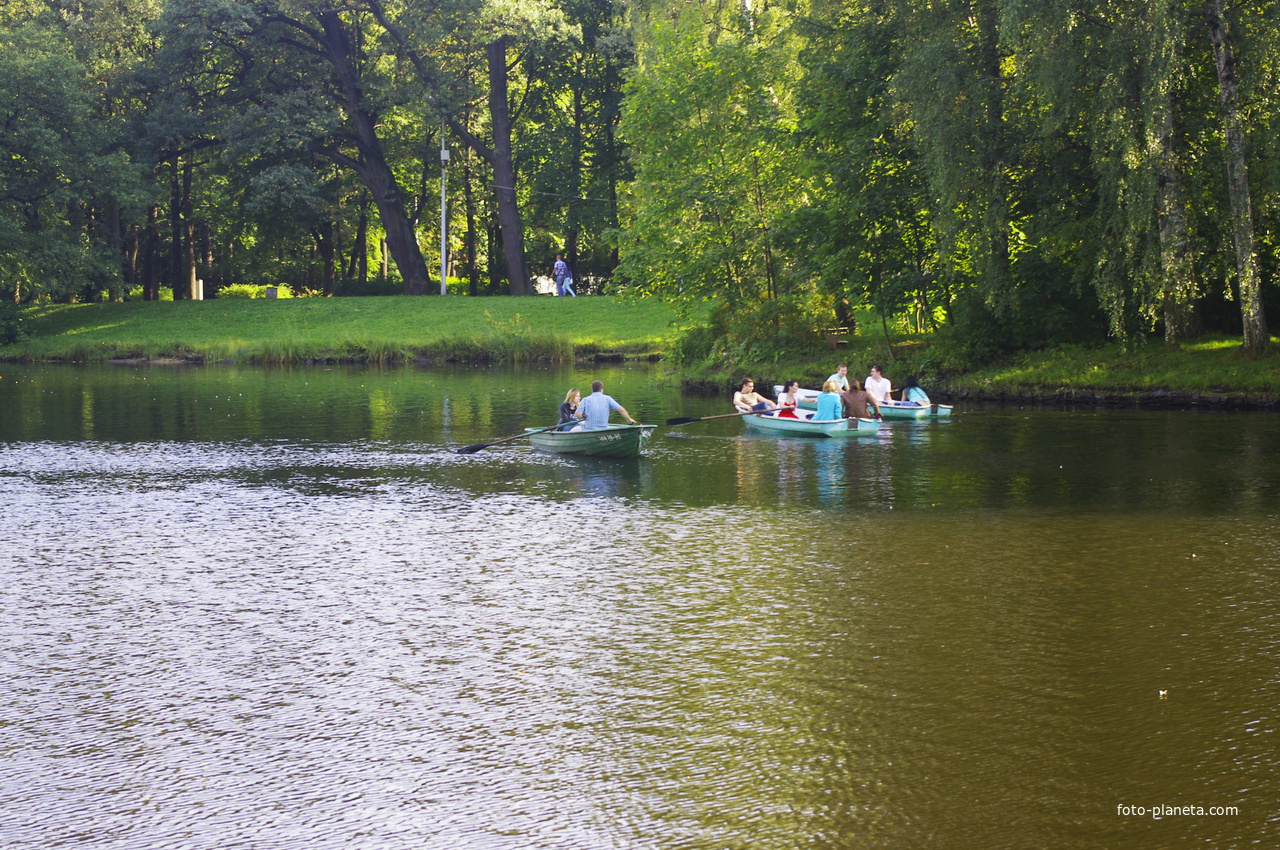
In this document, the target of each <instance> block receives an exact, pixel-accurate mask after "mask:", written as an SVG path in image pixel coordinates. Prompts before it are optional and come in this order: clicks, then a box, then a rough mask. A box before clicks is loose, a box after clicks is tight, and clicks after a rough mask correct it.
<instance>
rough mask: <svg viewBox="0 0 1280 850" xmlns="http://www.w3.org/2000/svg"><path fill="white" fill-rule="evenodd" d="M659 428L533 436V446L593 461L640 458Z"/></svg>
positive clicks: (629, 427)
mask: <svg viewBox="0 0 1280 850" xmlns="http://www.w3.org/2000/svg"><path fill="white" fill-rule="evenodd" d="M656 427H657V426H656V425H610V426H609V427H608V428H602V429H598V430H595V431H544V432H542V433H540V434H538V433H532V432H535V431H538V430H539V429H538V428H526V429H525V430H526V431H529V432H531V433H530V435H529V442H531V443H533V444H534V446H536V447H537V448H540V449H542V450H543V451H548V452H556V453H558V454H572V455H590V456H592V457H638V456H639V455H640V453H641V452H642V451H644V447H645V446H647V445H649V439H650V438H651V437H652V436H653V429H654V428H656Z"/></svg>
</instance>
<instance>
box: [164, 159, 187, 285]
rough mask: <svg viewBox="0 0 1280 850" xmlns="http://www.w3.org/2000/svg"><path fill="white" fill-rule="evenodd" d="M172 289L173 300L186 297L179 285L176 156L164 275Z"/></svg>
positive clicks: (178, 171) (178, 168)
mask: <svg viewBox="0 0 1280 850" xmlns="http://www.w3.org/2000/svg"><path fill="white" fill-rule="evenodd" d="M166 277H167V278H168V280H169V286H170V287H171V288H172V289H173V300H174V301H181V300H182V299H183V298H186V292H185V290H184V289H183V288H182V286H180V283H181V281H182V170H181V166H180V165H179V162H178V157H176V156H175V157H174V158H173V173H172V174H171V175H170V179H169V274H168V275H166Z"/></svg>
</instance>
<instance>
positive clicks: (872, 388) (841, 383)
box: [733, 363, 932, 421]
mask: <svg viewBox="0 0 1280 850" xmlns="http://www.w3.org/2000/svg"><path fill="white" fill-rule="evenodd" d="M799 389H800V382H799V381H787V382H786V384H785V385H784V386H783V388H782V393H781V394H780V395H779V396H778V400H777V401H776V402H774V401H772V400H770V399H768V398H766V397H765V396H763V395H761V394H760V393H758V392H756V385H755V381H753V380H752V379H751V378H743V380H742V387H741V388H740V389H739V390H738V391H737V392H736V393H734V394H733V406H734V407H735V408H737V409H738V410H740V411H742V412H743V413H750V412H753V411H769V410H776V411H777V415H778V416H779V417H785V418H791V419H797V418H799V414H797V413H796V408H797V407H798V406H799V401H800V399H799V397H798V396H797V392H798V391H799ZM895 392H897V393H898V394H899V398H900V399H901V401H900V402H897V401H895V400H894V398H893V394H894V393H895ZM886 403H900V404H913V405H917V406H921V405H927V404H931V403H932V402H930V400H929V395H928V393H926V392H925V391H924V389H923V388H922V387H921V386H920V384H919V383H918V382H917V381H916V379H915V378H914V377H911V378H907V379H906V381H904V382H903V385H902V389H900V390H894V389H893V385H892V384H891V383H890V381H889V379H888V378H886V377H885V376H884V374H883V372H882V371H881V369H880V367H879V366H872V367H871V374H869V375H867V379H866V381H864V382H863V383H862V384H859V383H858V379H857V378H850V377H849V366H848V365H847V364H845V363H841V364H840V365H839V367H837V368H836V371H835V372H834V373H833V374H832V375H831V376H829V377H828V378H827V379H826V381H824V382H823V384H822V392H821V393H819V394H818V398H817V404H818V411H817V413H815V414H814V416H813V418H814V419H815V420H818V421H829V420H832V419H841V418H845V417H848V418H851V419H870V418H872V416H874V417H875V418H877V419H878V418H880V405H882V404H886Z"/></svg>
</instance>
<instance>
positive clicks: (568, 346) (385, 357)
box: [0, 296, 674, 363]
mask: <svg viewBox="0 0 1280 850" xmlns="http://www.w3.org/2000/svg"><path fill="white" fill-rule="evenodd" d="M673 319H674V314H673V313H672V312H671V311H670V310H668V309H667V308H666V307H665V306H663V305H660V304H653V303H646V304H633V303H627V302H624V301H622V300H619V299H616V298H611V297H603V296H593V297H590V298H549V297H532V298H501V297H498V298H439V297H421V298H409V297H403V296H389V297H379V298H294V299H288V300H278V301H268V300H247V299H224V300H211V301H195V302H191V301H181V302H176V303H175V302H165V301H155V302H127V303H119V304H54V305H42V306H37V307H30V308H27V309H26V310H25V311H24V312H23V315H22V325H21V327H22V332H23V336H24V338H23V339H21V340H19V341H18V342H16V343H13V344H11V345H6V346H3V347H0V358H3V359H5V360H10V361H72V362H95V361H107V360H117V359H145V360H161V359H181V360H195V361H224V360H231V361H236V362H244V363H301V362H307V361H313V360H352V361H363V362H378V363H395V362H405V361H410V360H427V361H446V360H460V361H470V360H477V361H484V360H504V361H516V362H518V361H524V360H571V359H574V358H578V357H591V356H602V355H603V356H612V357H617V356H623V357H634V358H643V357H651V356H657V355H659V354H660V353H661V352H662V351H664V350H665V349H666V348H667V346H668V345H669V343H670V339H671V336H672V335H673V333H674V327H673V325H672V321H673Z"/></svg>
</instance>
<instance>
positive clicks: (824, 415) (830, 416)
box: [813, 381, 844, 422]
mask: <svg viewBox="0 0 1280 850" xmlns="http://www.w3.org/2000/svg"><path fill="white" fill-rule="evenodd" d="M843 418H844V414H843V413H842V412H841V410H840V384H839V383H837V382H836V381H827V382H826V383H825V384H823V385H822V392H821V393H819V394H818V412H817V413H815V414H813V421H814V422H830V421H832V420H834V419H843Z"/></svg>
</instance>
